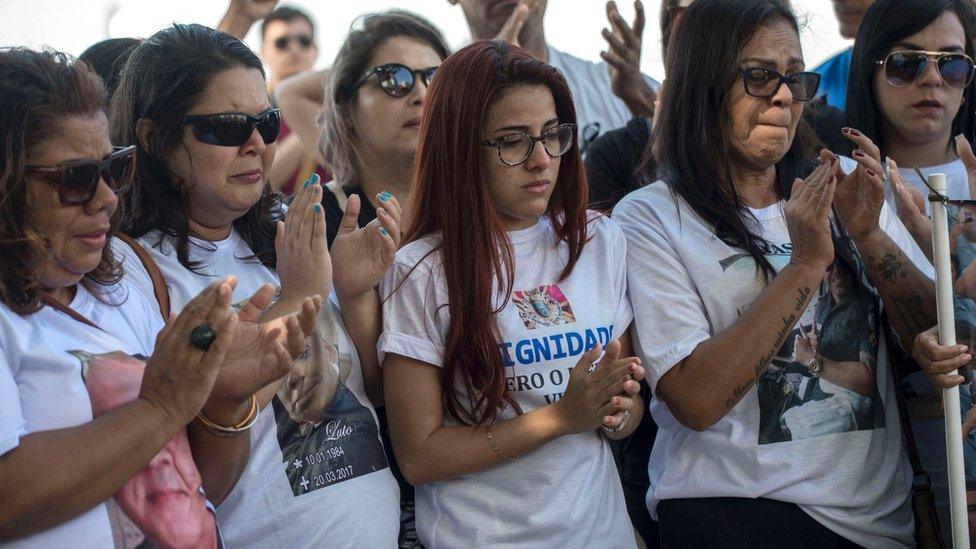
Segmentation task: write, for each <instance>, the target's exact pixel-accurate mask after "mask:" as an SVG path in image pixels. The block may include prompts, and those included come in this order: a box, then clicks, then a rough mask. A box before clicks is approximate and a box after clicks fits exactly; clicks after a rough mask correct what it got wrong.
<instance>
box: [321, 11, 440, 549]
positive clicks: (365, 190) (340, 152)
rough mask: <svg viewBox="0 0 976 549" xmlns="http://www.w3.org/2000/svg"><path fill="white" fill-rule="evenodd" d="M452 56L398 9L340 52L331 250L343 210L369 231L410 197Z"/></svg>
mask: <svg viewBox="0 0 976 549" xmlns="http://www.w3.org/2000/svg"><path fill="white" fill-rule="evenodd" d="M447 55H448V49H447V45H446V44H445V43H444V39H443V37H442V36H441V33H440V31H438V30H437V29H436V28H435V27H434V26H433V25H431V24H430V23H429V22H428V21H426V20H425V19H423V18H421V17H418V16H416V15H413V14H411V13H408V12H403V11H399V10H391V11H387V12H383V13H374V14H368V15H365V16H363V17H361V18H360V19H359V21H358V22H357V24H355V25H354V26H353V28H352V30H351V31H350V32H349V35H348V36H347V37H346V40H345V42H344V43H343V44H342V46H341V47H340V48H339V53H338V55H336V59H335V61H334V62H333V63H332V67H331V69H330V70H329V79H328V81H327V82H326V90H325V97H326V100H325V109H324V111H323V114H322V124H321V125H322V129H323V134H322V139H321V142H320V143H319V145H320V152H321V153H322V157H323V158H325V160H326V163H327V164H328V165H329V167H330V168H331V169H332V172H333V174H334V177H335V179H334V180H333V181H331V182H329V183H328V185H326V189H325V192H324V193H323V195H322V207H323V208H325V220H326V227H327V230H328V244H329V247H330V248H331V247H332V244H333V242H334V241H335V238H336V235H337V234H338V232H339V226H340V224H341V222H342V218H343V213H344V211H349V212H355V211H357V208H358V212H359V214H358V217H357V218H355V221H356V223H357V224H358V225H359V226H361V227H365V226H367V225H368V224H369V223H372V222H373V221H374V220H375V219H376V215H377V208H379V209H382V208H383V206H384V204H385V203H386V202H388V201H389V200H390V198H391V196H392V195H396V196H397V197H398V198H400V199H405V197H409V177H410V167H411V163H412V162H413V159H414V152H415V151H416V150H417V141H418V137H419V135H420V116H421V112H422V109H423V106H424V102H425V98H426V96H427V88H428V86H430V82H431V78H432V77H433V75H434V72H435V71H436V69H437V67H438V66H439V65H440V64H441V62H442V61H443V60H444V58H446V57H447ZM391 192H392V194H391ZM347 201H349V203H350V205H351V207H350V208H347V206H346V203H347ZM363 346H365V343H364V345H363ZM369 348H370V350H372V349H375V348H376V345H375V344H374V345H369ZM374 356H375V355H374ZM376 413H377V417H378V419H379V424H380V433H381V434H382V436H383V443H384V448H385V449H386V452H387V457H388V459H389V461H390V464H391V466H392V470H393V474H394V475H395V476H396V478H397V482H398V483H399V485H400V506H401V517H400V539H399V545H400V547H402V548H404V549H411V548H414V547H417V546H418V545H419V542H418V541H417V534H416V528H415V525H414V490H413V486H411V485H410V484H409V483H408V482H407V481H406V480H405V479H404V478H403V475H402V474H401V473H400V469H399V467H397V466H396V457H395V456H394V455H393V448H392V444H391V443H390V439H389V429H388V428H387V422H386V410H385V408H384V407H383V406H377V408H376Z"/></svg>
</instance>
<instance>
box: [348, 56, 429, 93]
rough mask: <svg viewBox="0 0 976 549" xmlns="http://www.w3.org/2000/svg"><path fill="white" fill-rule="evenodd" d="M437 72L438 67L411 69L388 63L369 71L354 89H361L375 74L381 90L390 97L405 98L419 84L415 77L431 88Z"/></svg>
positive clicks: (399, 64)
mask: <svg viewBox="0 0 976 549" xmlns="http://www.w3.org/2000/svg"><path fill="white" fill-rule="evenodd" d="M436 70H437V67H428V68H426V69H411V68H410V67H408V66H406V65H403V64H401V63H387V64H385V65H380V66H378V67H373V68H371V69H369V70H367V71H366V72H365V73H364V74H363V76H362V77H361V78H360V79H359V81H358V82H356V86H355V87H354V89H359V87H360V86H362V85H363V84H365V83H366V81H367V80H369V77H370V76H373V75H374V74H375V75H376V76H377V79H378V81H379V85H380V89H381V90H383V91H384V92H386V94H387V95H389V96H390V97H404V96H406V95H407V94H408V93H410V90H412V89H413V87H414V85H415V84H416V83H417V80H416V78H415V76H419V77H420V79H421V80H423V81H424V85H425V86H428V87H430V81H431V79H432V78H434V72H435V71H436Z"/></svg>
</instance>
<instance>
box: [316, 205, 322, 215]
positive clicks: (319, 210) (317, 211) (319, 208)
mask: <svg viewBox="0 0 976 549" xmlns="http://www.w3.org/2000/svg"><path fill="white" fill-rule="evenodd" d="M321 211H322V206H320V205H318V204H316V205H315V213H319V212H321Z"/></svg>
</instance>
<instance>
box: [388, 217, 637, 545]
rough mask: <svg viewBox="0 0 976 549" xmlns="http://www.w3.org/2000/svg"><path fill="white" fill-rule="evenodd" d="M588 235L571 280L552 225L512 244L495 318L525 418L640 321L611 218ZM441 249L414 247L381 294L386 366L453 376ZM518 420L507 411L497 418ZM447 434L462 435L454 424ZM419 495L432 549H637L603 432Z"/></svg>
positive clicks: (565, 440)
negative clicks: (448, 369) (427, 368)
mask: <svg viewBox="0 0 976 549" xmlns="http://www.w3.org/2000/svg"><path fill="white" fill-rule="evenodd" d="M589 227H590V228H589V234H590V235H591V238H592V239H591V240H590V241H589V242H588V243H587V244H586V247H585V248H584V251H583V254H582V256H581V257H580V259H579V262H578V263H577V264H576V266H575V268H574V269H573V272H572V274H571V275H570V276H569V277H567V278H566V279H565V280H563V281H559V280H558V279H559V274H560V272H561V271H562V269H563V268H564V266H565V264H566V260H567V257H568V251H567V247H566V246H565V245H564V244H560V245H559V246H558V247H556V245H555V237H554V232H553V228H552V224H551V223H550V222H549V220H548V218H540V220H539V222H538V223H536V224H535V225H534V226H532V227H530V228H528V229H524V230H521V231H515V232H510V233H508V236H509V239H510V240H511V243H512V251H513V257H514V261H515V263H514V267H513V268H514V270H515V286H514V288H513V291H512V294H511V296H501V295H499V296H498V297H497V300H498V303H496V304H495V306H496V307H497V306H498V305H500V304H501V301H502V300H503V299H506V298H507V303H506V304H505V306H504V308H503V309H502V310H501V312H499V313H497V314H496V317H495V318H496V321H497V325H498V331H499V334H500V336H501V341H502V343H501V344H500V345H499V346H500V347H501V352H502V356H503V361H504V363H505V365H506V367H505V370H506V372H505V373H506V377H507V381H508V387H509V390H510V391H512V392H513V394H514V396H515V397H516V399H517V400H518V403H519V404H520V405H521V407H522V410H523V411H524V412H530V411H532V410H535V409H537V408H540V407H542V406H545V405H546V404H548V403H550V402H554V401H555V400H558V398H559V397H560V396H561V395H562V393H563V391H564V390H565V388H566V383H567V381H568V379H569V370H570V369H571V368H572V367H573V366H574V365H575V364H576V362H577V361H578V360H579V357H580V355H581V354H583V353H584V352H585V349H589V348H592V347H593V346H594V345H595V344H596V342H597V341H599V342H601V343H602V344H604V345H605V344H606V343H607V342H608V341H609V340H610V339H614V338H618V337H620V336H621V335H622V334H623V333H624V331H625V330H626V329H627V327H628V325H629V324H630V321H631V319H632V316H633V315H632V311H631V308H630V303H629V302H628V301H627V296H626V241H625V240H624V236H623V234H622V233H621V232H620V229H619V228H617V227H616V226H615V225H614V224H613V222H611V221H610V220H609V219H607V218H605V217H603V216H599V217H597V218H596V219H594V220H593V221H592V222H591V223H590V226H589ZM439 241H440V237H439V236H438V235H430V236H427V237H424V238H422V239H420V240H418V241H415V242H412V243H410V244H408V245H406V246H404V247H403V248H402V249H400V250H399V251H398V252H397V255H396V261H395V263H394V266H393V267H392V268H391V269H390V271H389V272H387V275H386V277H385V278H384V279H383V282H382V283H381V284H380V295H381V296H383V297H384V298H385V302H384V306H383V334H382V335H381V336H380V341H379V345H378V351H379V354H380V359H381V360H382V358H383V356H385V354H386V353H396V354H398V355H402V356H405V357H409V358H412V359H416V360H420V361H423V362H426V363H428V364H431V365H433V366H436V367H440V366H442V365H443V354H444V347H445V341H446V339H447V332H448V328H449V326H450V312H449V310H448V307H447V304H448V296H447V286H446V284H445V276H444V270H443V263H442V262H441V257H442V255H441V252H440V251H436V252H434V253H431V254H429V255H428V252H429V251H430V250H431V249H432V247H434V246H436V245H437V243H438V242H439ZM414 267H416V269H415V270H413V269H414ZM411 270H413V272H412V274H409V276H408V273H410V272H411ZM394 288H397V290H396V291H393V289H394ZM391 292H392V295H391ZM386 296H389V297H388V298H387V297H386ZM461 399H462V402H467V399H466V398H465V397H464V396H463V395H461ZM514 415H515V414H514V412H513V411H512V410H511V409H508V410H506V411H504V412H502V413H501V414H500V416H499V419H501V420H504V419H509V418H512V417H514ZM444 424H445V425H457V423H456V422H454V421H453V420H452V418H451V417H450V416H449V415H447V414H445V418H444ZM485 444H487V442H485ZM416 495H417V534H418V535H419V537H420V540H421V541H422V542H423V544H424V546H426V547H427V548H428V549H440V548H455V547H468V546H477V547H606V548H616V547H634V544H635V541H634V535H633V530H632V528H631V525H630V519H629V518H628V515H627V510H626V506H625V504H624V499H623V490H622V489H621V486H620V479H619V477H618V476H617V470H616V468H615V466H614V462H613V457H612V455H611V453H610V448H609V445H608V444H607V441H606V439H605V438H604V436H603V435H602V434H601V433H600V432H599V431H597V430H594V431H589V432H585V433H580V434H576V435H569V436H564V437H560V438H558V439H556V440H554V441H552V442H550V443H549V444H546V445H545V446H543V447H541V448H539V449H537V450H535V451H533V452H530V453H528V454H524V455H522V456H520V457H519V458H518V460H516V461H511V462H507V463H503V464H500V465H498V466H495V467H492V468H491V469H487V470H484V471H479V472H477V473H471V474H468V475H464V476H461V477H457V478H453V479H451V480H447V481H441V482H434V483H431V484H426V485H423V486H418V487H417V491H416Z"/></svg>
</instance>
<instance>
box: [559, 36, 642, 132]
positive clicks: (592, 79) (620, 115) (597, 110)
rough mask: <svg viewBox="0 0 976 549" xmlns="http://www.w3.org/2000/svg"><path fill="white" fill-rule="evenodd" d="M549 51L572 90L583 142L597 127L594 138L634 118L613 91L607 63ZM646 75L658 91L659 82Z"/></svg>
mask: <svg viewBox="0 0 976 549" xmlns="http://www.w3.org/2000/svg"><path fill="white" fill-rule="evenodd" d="M548 51H549V64H550V65H552V66H553V67H556V68H557V69H559V71H560V72H562V73H563V76H564V77H565V78H566V82H567V83H568V84H569V89H570V91H571V92H573V104H574V105H576V121H577V125H578V126H579V137H580V143H581V144H582V143H583V141H584V139H586V138H587V137H589V132H590V131H592V130H596V133H595V134H594V135H593V137H592V138H593V139H595V138H596V137H598V136H600V135H602V134H604V133H606V132H608V131H610V130H615V129H617V128H622V127H624V126H626V125H627V122H628V121H629V120H630V119H631V118H633V117H634V115H633V114H631V112H630V109H628V108H627V105H626V104H625V103H624V102H623V101H622V100H621V99H620V98H619V97H617V96H616V95H614V93H613V91H611V87H610V73H609V72H608V71H607V64H606V63H605V62H603V61H601V62H599V63H594V62H592V61H586V60H584V59H580V58H578V57H574V56H572V55H570V54H568V53H565V52H561V51H559V50H557V49H555V48H553V47H551V46H550V47H549V48H548ZM643 76H644V80H645V81H646V82H647V84H648V85H649V86H650V87H651V88H652V89H654V90H655V91H656V90H657V89H658V86H659V84H658V83H657V82H656V81H655V80H654V79H653V78H651V77H650V76H647V75H643ZM589 128H592V130H590V129H589Z"/></svg>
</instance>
